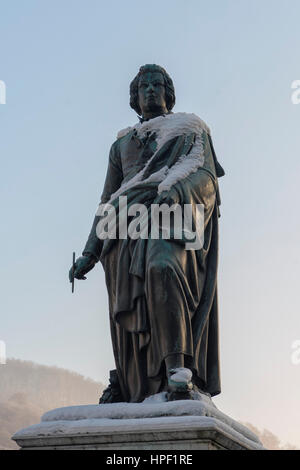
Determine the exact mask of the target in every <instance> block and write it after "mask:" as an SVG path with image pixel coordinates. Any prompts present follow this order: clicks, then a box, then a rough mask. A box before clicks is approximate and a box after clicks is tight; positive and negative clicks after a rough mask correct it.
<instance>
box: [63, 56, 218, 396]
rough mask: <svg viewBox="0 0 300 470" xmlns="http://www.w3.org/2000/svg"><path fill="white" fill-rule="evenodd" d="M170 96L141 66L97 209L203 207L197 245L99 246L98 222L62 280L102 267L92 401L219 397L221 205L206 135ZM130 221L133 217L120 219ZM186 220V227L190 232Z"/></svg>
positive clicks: (133, 242)
mask: <svg viewBox="0 0 300 470" xmlns="http://www.w3.org/2000/svg"><path fill="white" fill-rule="evenodd" d="M174 104H175V91H174V86H173V82H172V80H171V78H170V77H169V75H168V74H167V72H166V71H165V70H164V69H163V68H162V67H160V66H157V65H145V66H143V67H141V68H140V70H139V73H138V75H137V76H136V77H135V78H134V80H133V81H132V83H131V85H130V106H131V107H132V108H133V109H134V110H135V111H136V112H137V113H138V115H139V123H138V124H136V125H135V126H133V127H131V128H128V129H125V130H124V131H122V132H121V133H119V135H118V138H117V140H116V141H115V142H114V143H113V145H112V147H111V150H110V155H109V162H108V170H107V175H106V180H105V185H104V190H103V193H102V196H101V204H104V203H109V204H110V205H111V206H113V208H114V209H115V211H116V214H117V215H118V217H119V220H118V219H117V225H118V228H119V229H120V227H121V223H120V218H121V213H122V208H121V207H120V198H119V196H123V197H124V196H126V197H127V208H130V207H132V208H133V207H134V204H143V205H144V206H145V207H146V208H147V211H148V215H149V220H150V212H151V206H152V205H153V204H162V203H165V204H168V206H171V205H173V204H178V205H180V206H182V207H183V206H184V204H190V205H191V206H195V205H197V204H199V205H203V206H204V221H203V223H204V244H203V246H201V248H199V249H194V250H193V249H189V250H188V249H186V245H185V243H184V242H186V238H185V237H184V234H183V237H182V239H181V240H180V239H177V238H175V237H174V236H173V237H170V238H169V239H165V238H162V237H160V238H151V236H148V237H144V238H142V237H139V238H130V237H128V236H127V237H126V238H121V237H117V238H115V239H112V238H106V239H101V238H99V232H98V231H97V227H98V226H99V222H100V220H101V217H102V216H103V215H99V214H97V215H96V216H95V219H94V223H93V226H92V229H91V232H90V235H89V238H88V241H87V243H86V246H85V248H84V250H83V253H82V256H81V257H80V258H78V259H77V260H76V262H75V264H74V266H73V268H71V270H70V273H69V277H70V281H71V282H72V281H73V280H74V278H76V279H86V277H85V274H86V273H88V272H89V271H90V270H91V269H92V268H93V267H94V266H95V264H96V263H97V262H98V261H101V263H102V265H103V268H104V271H105V275H106V285H107V290H108V295H109V315H110V326H111V338H112V345H113V351H114V357H115V363H116V370H114V371H111V373H110V385H109V387H108V388H107V389H106V390H105V391H104V393H103V395H102V397H101V399H100V403H112V402H120V401H126V402H140V401H143V400H144V399H145V398H146V397H148V396H150V395H153V394H156V393H159V392H163V391H165V392H167V394H166V397H167V399H168V400H178V399H193V397H194V396H195V394H194V392H195V391H196V392H197V391H200V392H203V393H207V394H210V395H211V396H213V395H216V394H218V393H220V375H219V346H218V344H219V341H218V304H217V262H218V217H219V205H220V197H219V190H218V179H217V178H218V177H220V176H223V175H224V171H223V169H222V167H221V166H220V164H219V163H218V161H217V158H216V155H215V152H214V148H213V144H212V140H211V136H210V130H209V128H208V127H207V126H206V124H205V123H204V122H203V121H202V120H201V119H200V118H199V117H198V116H196V115H194V114H188V113H172V108H173V106H174ZM129 220H132V217H131V218H129ZM194 222H195V221H194V220H193V224H194Z"/></svg>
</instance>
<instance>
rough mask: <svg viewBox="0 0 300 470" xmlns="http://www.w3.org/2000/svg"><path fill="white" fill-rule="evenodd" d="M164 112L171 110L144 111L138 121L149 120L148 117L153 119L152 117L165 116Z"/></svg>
mask: <svg viewBox="0 0 300 470" xmlns="http://www.w3.org/2000/svg"><path fill="white" fill-rule="evenodd" d="M166 114H171V112H169V111H167V110H166V111H164V112H162V111H159V112H157V113H144V114H143V115H142V117H141V118H140V121H141V122H144V121H149V120H150V119H154V118H156V117H159V116H165V115H166Z"/></svg>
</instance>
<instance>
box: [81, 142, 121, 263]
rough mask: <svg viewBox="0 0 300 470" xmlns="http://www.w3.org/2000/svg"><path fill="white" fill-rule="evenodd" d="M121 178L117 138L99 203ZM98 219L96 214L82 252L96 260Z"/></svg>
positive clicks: (111, 152)
mask: <svg viewBox="0 0 300 470" xmlns="http://www.w3.org/2000/svg"><path fill="white" fill-rule="evenodd" d="M122 180H123V172H122V165H121V158H120V146H119V141H118V140H117V141H116V142H115V143H114V144H113V145H112V146H111V149H110V152H109V160H108V168H107V172H106V178H105V183H104V188H103V192H102V195H101V200H100V204H104V203H105V202H107V201H109V199H110V196H111V194H113V193H114V192H115V191H117V190H118V189H119V187H120V186H121V183H122ZM99 220H100V216H98V215H96V216H95V218H94V222H93V225H92V228H91V231H90V235H89V237H88V240H87V242H86V244H85V247H84V250H83V252H82V254H83V255H84V256H89V255H92V256H94V257H95V258H96V260H97V261H99V259H100V255H101V251H102V246H103V240H100V239H99V238H98V237H97V233H96V227H97V224H98V222H99Z"/></svg>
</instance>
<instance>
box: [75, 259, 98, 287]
mask: <svg viewBox="0 0 300 470" xmlns="http://www.w3.org/2000/svg"><path fill="white" fill-rule="evenodd" d="M95 264H96V259H95V258H94V257H93V256H80V258H77V260H76V262H75V266H74V267H73V266H72V267H71V269H70V271H69V279H70V282H73V280H74V278H75V279H86V277H85V274H87V273H88V272H89V271H91V270H92V269H93V267H94V266H95Z"/></svg>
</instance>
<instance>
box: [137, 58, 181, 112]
mask: <svg viewBox="0 0 300 470" xmlns="http://www.w3.org/2000/svg"><path fill="white" fill-rule="evenodd" d="M146 72H159V73H161V74H162V76H163V77H164V82H165V90H166V105H167V109H168V111H169V112H170V111H171V110H172V108H173V107H174V104H175V88H174V85H173V81H172V79H171V77H170V75H168V73H167V72H166V71H165V69H164V68H162V67H160V65H156V64H146V65H143V66H142V67H140V70H139V73H138V74H137V75H136V77H134V79H133V80H132V82H131V83H130V106H131V108H132V109H134V110H135V111H136V112H137V113H138V115H139V116H141V114H142V111H141V108H140V105H139V96H138V91H139V79H140V77H141V75H143V74H144V73H146Z"/></svg>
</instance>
